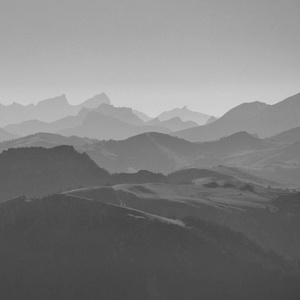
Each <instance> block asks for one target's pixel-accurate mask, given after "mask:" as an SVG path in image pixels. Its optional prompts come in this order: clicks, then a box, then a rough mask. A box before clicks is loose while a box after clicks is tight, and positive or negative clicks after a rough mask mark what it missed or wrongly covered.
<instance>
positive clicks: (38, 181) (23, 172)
mask: <svg viewBox="0 0 300 300" xmlns="http://www.w3.org/2000/svg"><path fill="white" fill-rule="evenodd" d="M108 177H109V174H108V172H107V171H105V170H103V169H101V168H99V167H98V166H97V165H96V164H95V163H94V162H93V161H92V160H91V159H90V158H89V157H88V155H86V154H85V153H83V154H80V153H78V152H76V151H75V150H74V148H73V147H71V146H59V147H54V148H51V149H45V148H18V149H9V150H5V151H3V152H2V153H1V154H0V190H1V195H0V200H1V201H3V200H6V199H9V198H13V197H18V196H21V195H25V196H28V197H35V196H45V195H49V194H52V193H55V192H59V191H63V190H67V189H72V188H78V187H84V186H94V185H102V184H105V183H106V182H107V180H108Z"/></svg>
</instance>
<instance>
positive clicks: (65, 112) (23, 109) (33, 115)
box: [0, 93, 110, 127]
mask: <svg viewBox="0 0 300 300" xmlns="http://www.w3.org/2000/svg"><path fill="white" fill-rule="evenodd" d="M102 103H107V104H109V103H110V100H109V98H108V97H107V95H106V94H104V93H102V94H99V95H95V96H94V97H93V98H90V99H88V100H86V101H84V102H83V103H81V104H78V105H71V104H69V103H68V100H67V98H66V95H61V96H58V97H55V98H51V99H46V100H43V101H40V102H38V103H37V104H29V105H25V106H24V105H21V104H18V103H13V104H11V105H7V106H5V105H0V126H1V127H3V126H6V125H8V124H16V123H20V122H23V121H28V120H39V121H44V122H52V121H56V120H59V119H61V118H64V117H66V116H69V115H76V114H77V113H78V112H79V111H80V110H81V109H82V108H84V107H85V108H90V109H92V108H96V107H98V106H99V105H100V104H102Z"/></svg>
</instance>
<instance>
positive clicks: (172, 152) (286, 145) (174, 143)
mask: <svg viewBox="0 0 300 300" xmlns="http://www.w3.org/2000/svg"><path fill="white" fill-rule="evenodd" d="M83 135H84V134H83ZM61 145H71V146H74V147H75V149H76V150H77V151H79V152H81V153H86V154H88V155H89V157H90V158H91V159H92V160H93V161H94V162H96V164H97V165H98V166H100V167H103V168H105V169H107V170H108V171H109V172H111V173H115V172H118V173H119V172H129V173H132V172H137V171H140V170H148V171H151V172H155V173H163V174H168V173H170V172H174V171H176V170H180V169H185V168H190V167H196V168H211V167H216V166H219V165H225V166H231V167H238V168H242V169H244V170H247V171H248V172H251V173H253V174H256V175H258V176H262V177H265V178H267V179H269V180H274V181H278V182H281V183H283V184H292V185H298V182H299V180H300V151H299V150H300V148H299V147H300V128H298V129H297V128H295V129H292V130H289V131H286V132H283V133H280V134H278V135H276V136H272V137H271V138H266V139H259V138H258V137H255V136H252V135H250V134H248V133H247V132H239V133H235V134H233V135H231V136H228V137H226V138H222V139H220V140H217V141H212V142H203V143H192V142H188V141H186V140H183V139H179V138H177V137H173V136H170V135H167V134H161V133H155V132H149V133H142V134H139V135H136V136H133V137H130V138H128V139H125V140H120V141H115V140H108V141H98V140H96V139H89V138H83V137H77V136H70V137H65V136H62V135H58V134H50V133H38V134H35V135H29V136H27V137H22V138H18V139H15V140H12V141H7V142H2V143H0V152H2V151H4V150H7V149H10V148H22V147H44V148H52V147H55V146H61Z"/></svg>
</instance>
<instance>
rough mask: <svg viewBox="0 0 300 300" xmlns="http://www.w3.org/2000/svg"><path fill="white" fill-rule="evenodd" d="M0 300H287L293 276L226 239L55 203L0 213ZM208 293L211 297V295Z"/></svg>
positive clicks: (87, 204) (0, 207) (116, 210)
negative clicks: (0, 296)
mask: <svg viewBox="0 0 300 300" xmlns="http://www.w3.org/2000/svg"><path fill="white" fill-rule="evenodd" d="M0 216H1V220H2V221H1V224H2V226H1V228H0V254H1V255H0V263H1V269H0V277H1V283H2V284H1V287H0V291H1V295H2V297H3V298H4V299H115V300H118V299H149V300H150V299H166V300H176V299H178V300H179V299H191V300H193V299H195V300H196V299H199V296H201V297H202V298H204V299H224V300H226V299H228V300H229V299H230V300H234V299H237V300H239V299H249V300H250V299H251V300H252V299H253V298H255V299H272V300H274V299H296V297H297V295H299V277H297V276H296V275H293V274H292V270H291V269H290V268H289V267H288V265H287V264H286V263H285V262H284V261H283V260H282V259H280V258H278V257H276V256H272V255H266V254H265V253H264V252H263V251H261V250H260V249H259V248H258V247H257V246H255V245H254V244H253V243H251V242H250V241H249V240H247V239H246V238H244V237H243V236H241V235H239V234H236V233H234V232H231V231H228V230H224V229H221V228H219V227H216V226H212V225H210V224H209V223H205V222H201V221H197V220H190V221H189V220H187V221H186V224H187V226H188V227H189V228H190V227H193V228H190V229H189V228H186V227H184V226H185V225H184V224H183V223H181V222H178V221H173V220H170V219H167V218H159V217H156V216H154V215H150V214H146V213H143V212H139V211H135V210H131V209H128V208H122V207H115V206H112V205H107V204H103V203H100V202H99V201H89V200H84V199H79V198H76V197H70V196H63V195H56V196H52V197H49V198H45V199H42V200H32V201H30V202H28V201H24V199H15V200H11V201H7V202H5V203H2V204H0ZM216 284H217V286H218V288H215V287H216Z"/></svg>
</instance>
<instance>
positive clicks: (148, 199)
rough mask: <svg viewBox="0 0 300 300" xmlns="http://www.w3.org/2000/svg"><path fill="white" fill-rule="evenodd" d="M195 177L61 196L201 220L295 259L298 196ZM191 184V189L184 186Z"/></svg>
mask: <svg viewBox="0 0 300 300" xmlns="http://www.w3.org/2000/svg"><path fill="white" fill-rule="evenodd" d="M196 171H197V170H195V171H193V172H192V174H191V173H189V172H187V173H186V174H185V175H184V174H181V178H180V180H179V181H178V182H176V179H178V178H179V177H178V176H177V178H174V176H172V175H171V176H168V177H167V179H168V181H170V182H174V183H171V184H165V183H160V182H156V183H145V184H134V183H130V184H118V185H114V186H112V189H113V190H112V189H110V190H108V189H107V188H103V187H98V188H93V189H77V190H73V191H68V192H65V193H64V194H66V195H72V196H76V197H83V198H85V199H86V198H88V199H93V200H101V201H104V202H106V203H111V204H114V205H121V206H125V207H129V208H133V209H137V210H140V211H144V212H147V213H151V214H155V215H159V216H162V217H167V218H174V219H179V220H183V221H184V219H185V218H188V217H196V218H200V219H202V220H207V221H210V222H213V223H214V224H219V225H222V226H225V227H227V228H231V229H233V230H237V231H239V232H242V233H243V234H244V235H245V236H247V237H248V238H250V239H251V240H253V241H255V242H256V243H257V244H259V245H260V246H262V247H263V248H264V249H265V250H267V251H275V252H277V253H279V254H281V255H284V256H286V257H292V258H298V259H299V257H300V241H299V239H298V236H299V234H300V229H299V228H300V221H299V220H300V205H299V199H300V198H299V193H298V194H297V193H292V192H283V190H282V189H280V188H277V187H276V186H275V187H272V188H269V187H267V186H262V185H261V182H257V181H256V180H257V178H256V179H254V180H253V179H252V178H245V177H244V178H241V177H240V176H233V175H228V174H225V173H224V172H223V173H222V172H220V171H215V170H198V172H197V173H196ZM191 179H192V181H193V184H192V183H189V182H188V181H189V180H191ZM212 182H213V183H214V185H212V184H211V183H212ZM108 195H109V196H108ZM291 196H293V197H294V198H292V197H291Z"/></svg>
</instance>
